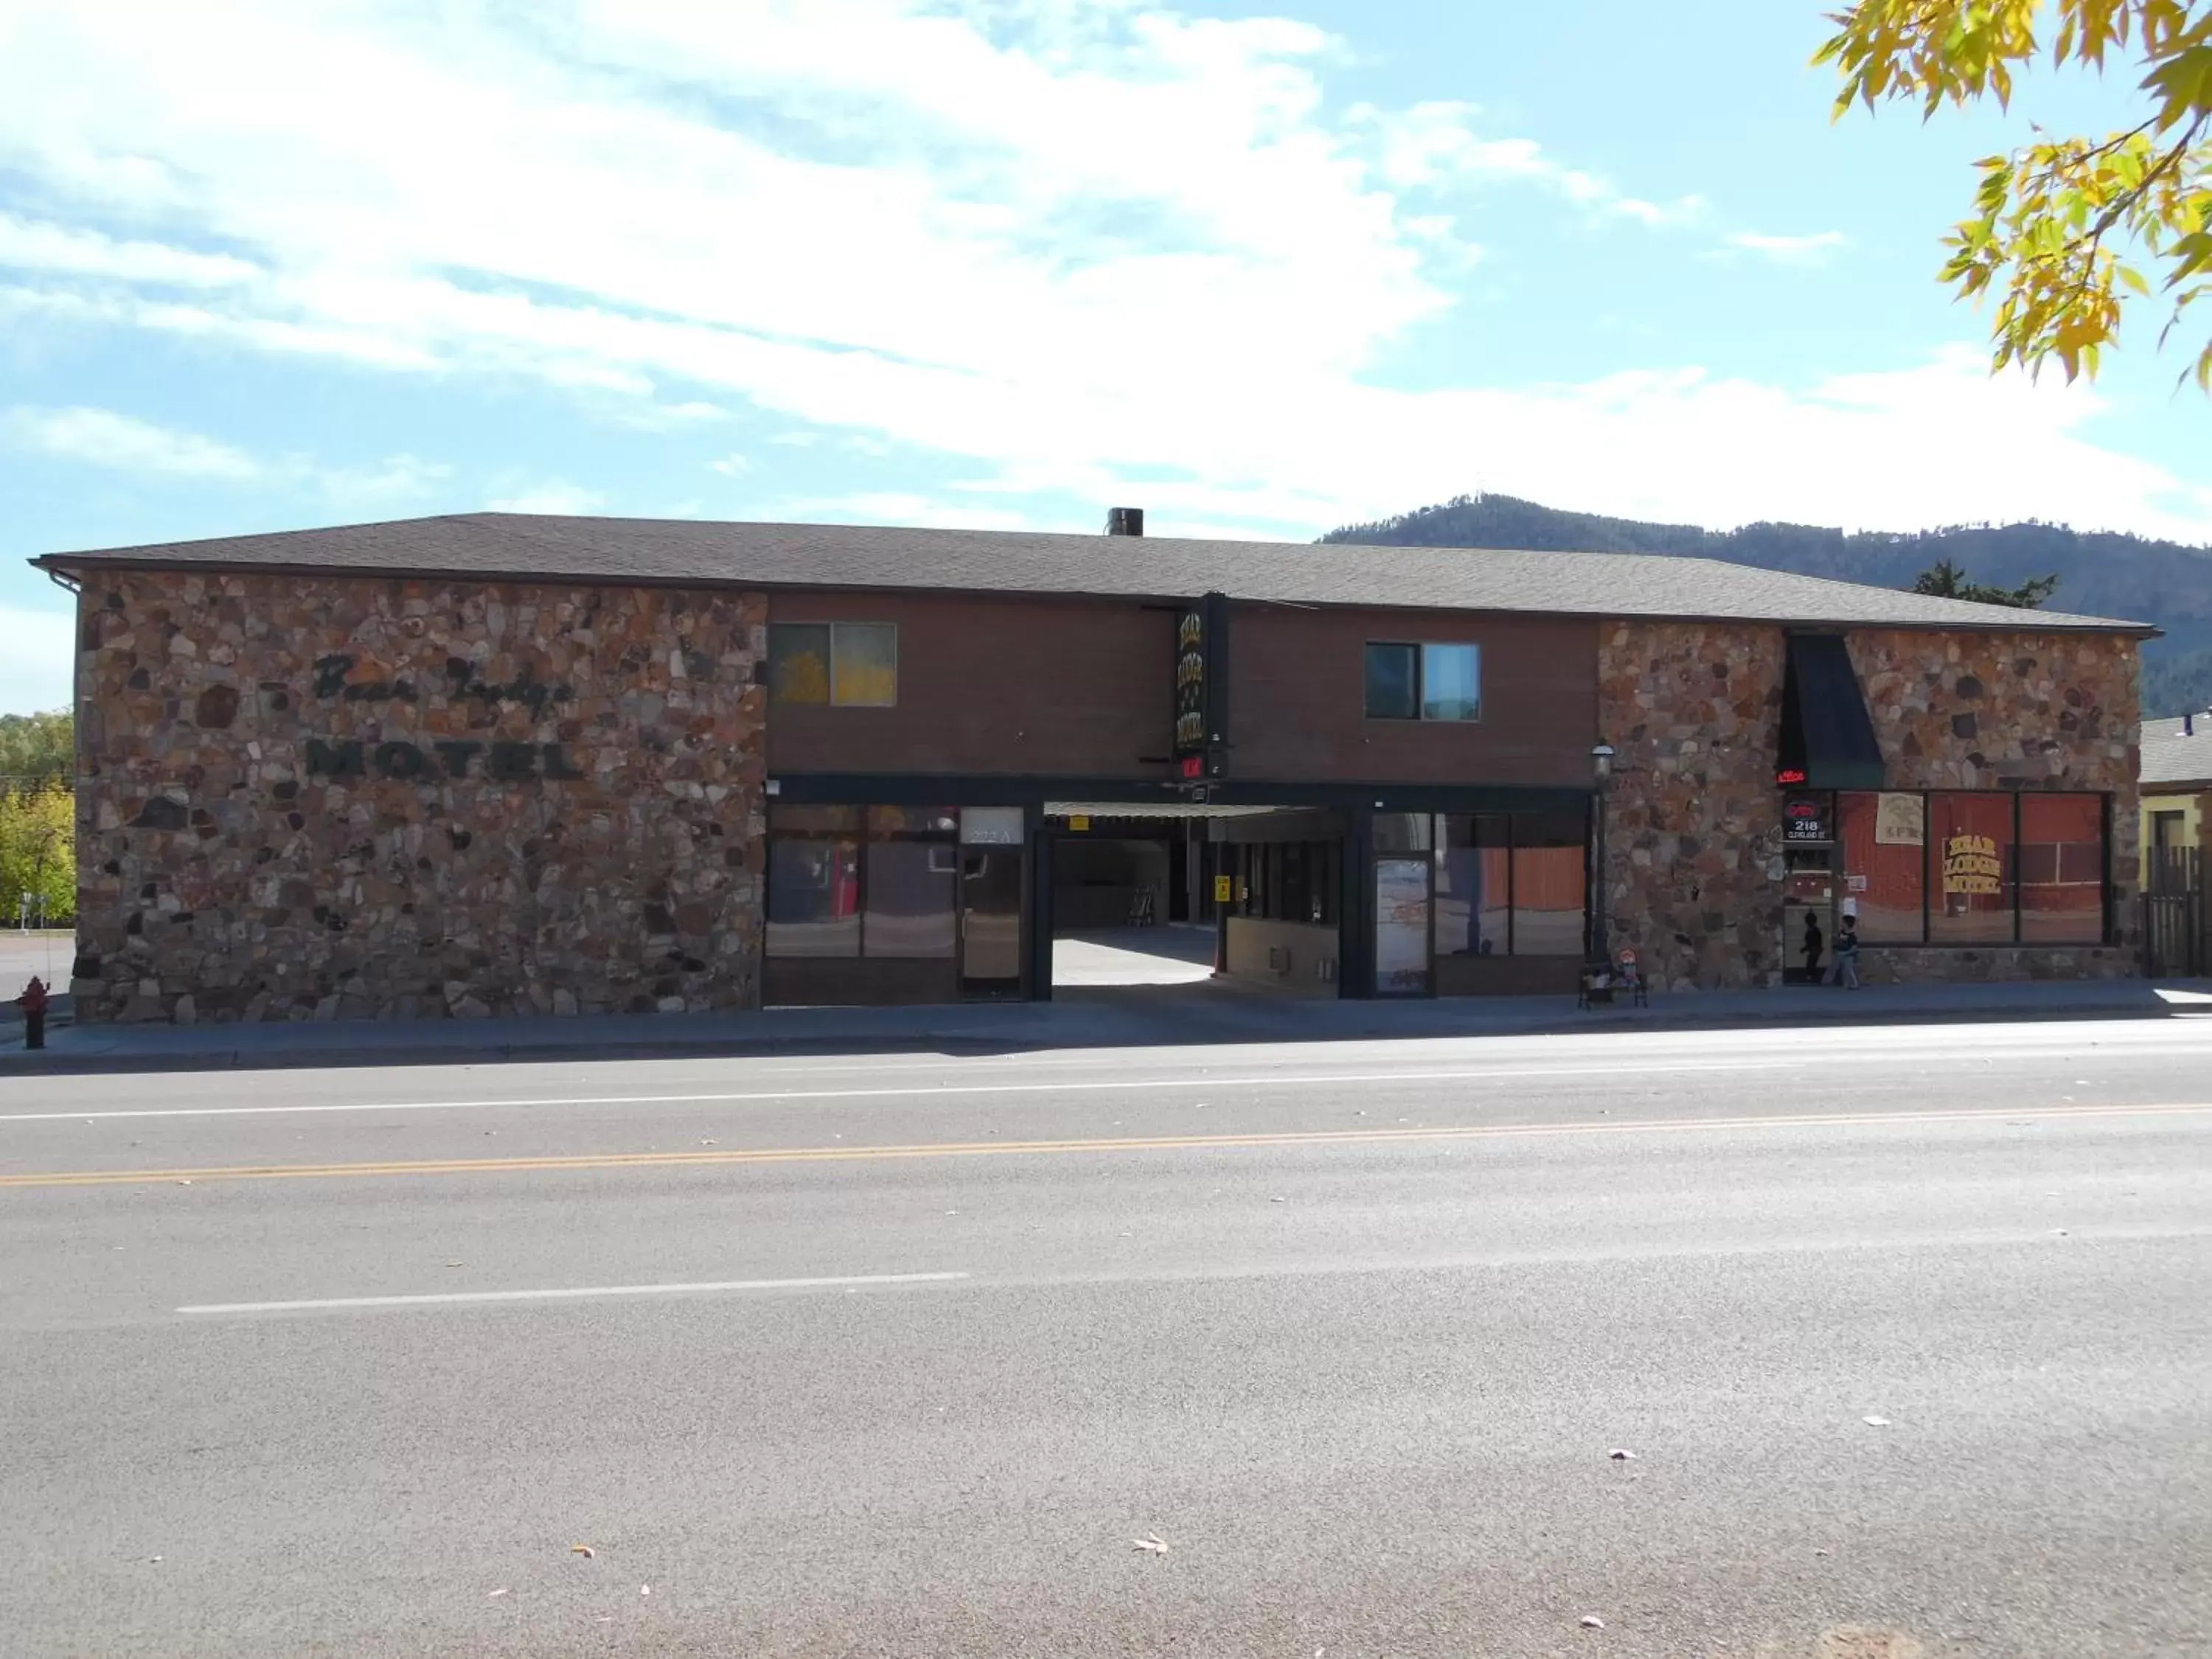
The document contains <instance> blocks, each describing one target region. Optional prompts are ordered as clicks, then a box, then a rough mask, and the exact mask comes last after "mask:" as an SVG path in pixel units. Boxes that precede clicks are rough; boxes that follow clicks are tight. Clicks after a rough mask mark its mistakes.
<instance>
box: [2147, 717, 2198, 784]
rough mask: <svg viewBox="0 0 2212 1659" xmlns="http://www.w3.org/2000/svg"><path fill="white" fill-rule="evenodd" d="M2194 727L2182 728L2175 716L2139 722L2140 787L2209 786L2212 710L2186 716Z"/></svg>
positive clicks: (2179, 720) (2180, 722)
mask: <svg viewBox="0 0 2212 1659" xmlns="http://www.w3.org/2000/svg"><path fill="white" fill-rule="evenodd" d="M2188 722H2189V725H2190V726H2191V727H2193V728H2194V729H2193V730H2191V731H2189V732H2184V731H2183V730H2182V721H2181V719H2180V718H2179V717H2178V716H2177V717H2176V718H2174V719H2172V720H2145V721H2144V722H2143V723H2142V787H2143V788H2144V790H2145V791H2146V792H2148V791H2149V790H2151V789H2154V788H2158V787H2166V788H2179V787H2185V786H2187V787H2195V788H2199V789H2212V710H2199V711H2198V712H2197V713H2196V714H2191V715H2190V716H2189V717H2188Z"/></svg>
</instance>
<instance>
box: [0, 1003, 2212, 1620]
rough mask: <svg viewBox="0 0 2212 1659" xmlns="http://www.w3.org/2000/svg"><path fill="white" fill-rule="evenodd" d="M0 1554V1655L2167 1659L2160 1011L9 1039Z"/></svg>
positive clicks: (2205, 1263) (2205, 1484)
mask: <svg viewBox="0 0 2212 1659" xmlns="http://www.w3.org/2000/svg"><path fill="white" fill-rule="evenodd" d="M1613 1449H1621V1450H1626V1451H1632V1452H1633V1453H1634V1454H1635V1455H1634V1456H1633V1457H1632V1458H1624V1459H1616V1458H1614V1457H1613V1456H1611V1455H1609V1454H1610V1453H1611V1452H1612V1451H1613ZM1139 1539H1146V1540H1157V1541H1158V1542H1159V1543H1161V1544H1163V1545H1164V1546H1165V1549H1164V1552H1163V1551H1155V1550H1151V1549H1140V1548H1139V1547H1136V1546H1135V1541H1137V1540H1139ZM577 1545H583V1546H586V1547H589V1549H590V1550H591V1552H592V1553H591V1554H589V1555H588V1556H587V1555H585V1554H581V1553H575V1552H574V1549H573V1547H574V1546H577ZM0 1551H3V1552H4V1553H0V1565H3V1566H4V1571H0V1652H4V1653H7V1654H11V1655H13V1654H25V1655H33V1654H34V1655H40V1656H45V1655H52V1654H86V1655H94V1654H97V1655H103V1656H104V1655H120V1654H162V1655H170V1654H193V1655H199V1654H207V1655H263V1654H269V1655H278V1654H281V1655H296V1654H344V1655H385V1654H409V1655H416V1654H433V1653H435V1654H441V1655H444V1654H524V1653H528V1654H572V1653H576V1654H597V1653H626V1654H651V1655H706V1654H715V1655H723V1654H737V1655H769V1654H793V1655H847V1654H854V1655H859V1654H866V1655H899V1656H918V1655H955V1654H959V1655H969V1654H1002V1653H1003V1654H1014V1653H1020V1654H1051V1655H1062V1654H1066V1655H1109V1654H1111V1655H1124V1654H1128V1655H1135V1654H1145V1655H1186V1656H1205V1659H1214V1656H1243V1655H1248V1654H1249V1655H1269V1656H1289V1659H1314V1656H1316V1655H1320V1656H1324V1659H1353V1656H1383V1655H1430V1654H1435V1655H1453V1656H1523V1655H1550V1654H1574V1655H1578V1656H1579V1655H1603V1656H1607V1659H1617V1656H1654V1659H1656V1656H1668V1659H1680V1656H1702V1655H1715V1656H1717V1655H1730V1656H1746V1659H1747V1656H1764V1659H1814V1656H1819V1659H1905V1656H1914V1659H1933V1656H1945V1659H1957V1656H1975V1659H2016V1656H2039V1655H2051V1656H2065V1659H2083V1656H2092V1655H2128V1656H2148V1655H2158V1656H2166V1655H2175V1656H2179V1655H2184V1654H2188V1655H2203V1654H2205V1653H2207V1652H2208V1651H2212V1021H2198V1022H2194V1023H2191V1022H2187V1021H2180V1020H2175V1021H2155V1022H2129V1023H2124V1024H2103V1025H2089V1024H2084V1025H2059V1024H2035V1025H2023V1026H2012V1027H1998V1026H1988V1025H1978V1026H1968V1027H1959V1028H1948V1029H1944V1028H1930V1027H1913V1028H1902V1029H1896V1030H1857V1031H1850V1030H1823V1031H1820V1032H1816V1033H1806V1034H1793V1033H1788V1032H1777V1031H1771V1030H1761V1031H1758V1032H1752V1033H1745V1034H1735V1035H1712V1034H1688V1033H1674V1034H1666V1033H1645V1034H1615V1035H1606V1036H1595V1035H1593V1036H1583V1037H1573V1038H1557V1037H1553V1038H1541V1039H1534V1038H1532V1039H1519V1038H1490V1039H1481V1040H1474V1041H1458V1042H1401V1043H1362V1044H1356V1045H1342V1046H1334V1045H1300V1046H1298V1047H1297V1048H1296V1049H1295V1050H1293V1049H1291V1048H1254V1049H1243V1050H1234V1049H1211V1050H1202V1049H1192V1048H1180V1049H1176V1050H1173V1051H1167V1050H1125V1051H1120V1052H1116V1053H1113V1054H1048V1055H1030V1056H1024V1057H1018V1058H1014V1057H1010V1058H990V1059H945V1058H932V1057H927V1056H918V1057H913V1058H872V1059H860V1058H854V1059H849V1060H734V1061H733V1060H688V1061H681V1062H669V1063H622V1064H606V1065H597V1066H587V1065H574V1064H569V1065H561V1066H480V1067H452V1068H437V1069H429V1068H421V1067H413V1068H406V1069H392V1070H380V1071H364V1070H349V1071H343V1072H337V1071H332V1072H301V1071H285V1072H277V1073H264V1074H260V1075H252V1074H241V1073H194V1074H179V1075H173V1076H163V1077H149V1076H88V1077H75V1078H70V1077H55V1078H47V1079H15V1080H11V1081H10V1082H9V1083H8V1084H7V1085H5V1092H4V1094H0ZM648 1590H649V1593H648ZM1586 1618H1589V1619H1599V1620H1603V1621H1604V1628H1603V1629H1601V1630H1600V1629H1595V1628H1586V1627H1585V1626H1583V1623H1582V1621H1583V1620H1584V1619H1586Z"/></svg>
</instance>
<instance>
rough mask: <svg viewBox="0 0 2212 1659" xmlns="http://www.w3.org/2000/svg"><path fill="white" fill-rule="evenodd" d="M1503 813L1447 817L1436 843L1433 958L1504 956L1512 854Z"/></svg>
mask: <svg viewBox="0 0 2212 1659" xmlns="http://www.w3.org/2000/svg"><path fill="white" fill-rule="evenodd" d="M1507 824H1508V820H1507V819H1506V817H1505V816H1504V814H1503V813H1486V814H1484V815H1482V816H1480V817H1469V816H1468V815H1466V814H1464V813H1457V812H1455V813H1450V814H1449V815H1447V816H1446V817H1445V818H1444V819H1443V829H1442V833H1441V834H1440V835H1439V836H1438V837H1437V839H1438V842H1439V845H1438V848H1437V896H1436V906H1437V955H1438V956H1440V957H1477V956H1480V957H1487V956H1500V957H1502V956H1504V955H1505V954H1506V953H1507V952H1508V951H1510V949H1511V940H1510V934H1509V933H1507V926H1508V916H1509V915H1510V912H1509V910H1508V908H1507V905H1508V902H1509V894H1510V888H1509V886H1508V883H1509V882H1510V879H1511V873H1510V872H1511V867H1512V866H1511V862H1510V860H1511V854H1510V852H1509V850H1508V848H1509V837H1508V835H1507Z"/></svg>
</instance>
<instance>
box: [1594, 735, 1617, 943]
mask: <svg viewBox="0 0 2212 1659" xmlns="http://www.w3.org/2000/svg"><path fill="white" fill-rule="evenodd" d="M1590 769H1591V770H1592V771H1593V772H1595V774H1596V775H1597V788H1596V791H1595V799H1594V800H1593V802H1592V808H1591V810H1592V812H1593V814H1594V816H1595V818H1596V824H1595V836H1594V837H1593V840H1594V843H1595V844H1594V845H1593V847H1592V848H1591V854H1592V857H1591V860H1590V861H1591V863H1592V864H1593V865H1594V866H1595V869H1593V870H1592V871H1591V872H1590V873H1591V878H1592V882H1593V885H1594V886H1595V903H1594V904H1593V905H1592V906H1591V908H1590V960H1591V961H1592V962H1597V963H1603V962H1609V961H1610V960H1611V957H1610V947H1609V945H1608V944H1607V939H1606V902H1607V887H1608V883H1607V879H1606V869H1605V808H1606V796H1607V793H1609V791H1608V789H1607V786H1608V785H1609V784H1610V783H1611V782H1612V780H1613V745H1612V744H1609V743H1601V744H1598V745H1597V747H1596V748H1595V749H1593V750H1590Z"/></svg>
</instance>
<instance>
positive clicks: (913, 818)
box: [868, 806, 960, 841]
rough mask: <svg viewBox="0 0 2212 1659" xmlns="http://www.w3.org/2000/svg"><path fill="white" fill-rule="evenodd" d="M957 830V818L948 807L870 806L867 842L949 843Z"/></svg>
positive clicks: (958, 818) (958, 817) (954, 812)
mask: <svg viewBox="0 0 2212 1659" xmlns="http://www.w3.org/2000/svg"><path fill="white" fill-rule="evenodd" d="M959 828H960V815H959V813H957V812H956V811H953V810H952V809H951V807H949V806H871V807H870V808H869V809H868V839H869V840H871V841H890V840H891V839H893V838H897V839H900V840H907V839H936V840H939V841H950V840H951V839H952V836H953V835H954V833H955V832H956V831H957V830H958V829H959Z"/></svg>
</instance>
